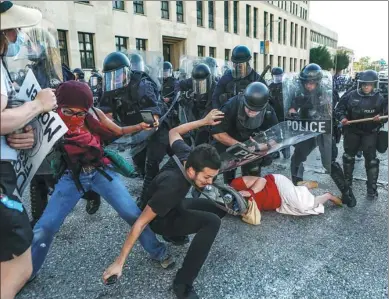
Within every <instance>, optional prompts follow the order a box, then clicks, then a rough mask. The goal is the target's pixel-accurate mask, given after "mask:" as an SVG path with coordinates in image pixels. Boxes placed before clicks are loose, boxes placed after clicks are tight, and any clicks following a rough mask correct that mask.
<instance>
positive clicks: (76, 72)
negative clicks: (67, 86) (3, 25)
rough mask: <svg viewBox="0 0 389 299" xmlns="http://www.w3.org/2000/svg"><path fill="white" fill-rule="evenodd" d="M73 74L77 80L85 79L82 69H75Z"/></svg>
mask: <svg viewBox="0 0 389 299" xmlns="http://www.w3.org/2000/svg"><path fill="white" fill-rule="evenodd" d="M73 74H74V75H75V76H76V80H77V79H84V78H85V74H84V71H83V70H82V69H80V68H75V69H74V70H73Z"/></svg>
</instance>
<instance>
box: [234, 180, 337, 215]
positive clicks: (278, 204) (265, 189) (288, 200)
mask: <svg viewBox="0 0 389 299" xmlns="http://www.w3.org/2000/svg"><path fill="white" fill-rule="evenodd" d="M230 186H231V187H232V188H234V189H235V190H237V191H239V193H240V194H241V195H242V196H243V197H245V198H250V199H251V198H254V200H255V203H256V204H257V206H258V209H259V210H260V211H269V210H276V211H277V212H278V213H281V214H288V215H296V216H305V215H319V214H322V213H324V206H323V204H324V203H325V202H326V201H328V200H330V201H331V202H333V203H334V204H336V205H338V206H341V205H342V201H341V200H340V199H339V198H337V197H335V196H333V195H332V194H331V193H325V194H323V195H320V196H316V197H315V196H314V195H313V194H312V193H311V192H310V191H309V189H313V188H317V183H316V182H309V181H307V182H305V181H304V182H303V185H300V186H295V185H294V184H293V183H292V181H291V180H289V179H288V178H287V177H285V176H283V175H281V174H268V175H266V176H265V177H263V178H262V177H255V176H243V177H240V178H236V179H234V180H233V181H232V182H231V184H230Z"/></svg>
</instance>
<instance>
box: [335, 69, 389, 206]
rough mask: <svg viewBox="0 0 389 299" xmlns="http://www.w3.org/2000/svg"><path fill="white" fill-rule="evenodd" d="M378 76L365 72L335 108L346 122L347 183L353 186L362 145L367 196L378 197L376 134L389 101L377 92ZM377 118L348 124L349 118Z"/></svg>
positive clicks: (345, 169)
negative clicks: (355, 86) (357, 156)
mask: <svg viewBox="0 0 389 299" xmlns="http://www.w3.org/2000/svg"><path fill="white" fill-rule="evenodd" d="M377 84H378V76H377V73H376V72H375V71H373V70H367V71H364V72H363V73H362V74H361V75H360V78H359V80H358V86H357V89H356V90H354V91H352V92H350V93H349V94H348V95H347V96H346V97H343V98H342V99H341V101H340V103H339V105H338V107H337V109H336V113H337V116H338V119H339V120H341V123H342V124H343V125H344V154H343V171H344V175H345V179H346V182H347V185H348V186H350V187H351V186H352V180H353V172H354V163H355V155H356V154H357V152H358V149H359V148H360V147H362V150H363V155H364V158H365V168H366V175H367V182H366V185H367V196H366V198H367V199H370V200H374V199H376V198H377V196H378V193H377V180H378V174H379V162H380V161H379V159H378V158H377V155H376V151H377V148H376V145H377V135H378V131H379V128H380V127H381V125H382V121H380V119H379V116H381V115H387V113H388V102H387V100H385V99H384V98H383V97H382V95H381V94H380V93H379V91H378V88H377V87H378V86H377ZM372 117H374V121H369V122H362V123H357V124H349V125H348V121H351V120H355V119H363V118H372Z"/></svg>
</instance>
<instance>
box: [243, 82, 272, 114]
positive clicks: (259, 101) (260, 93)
mask: <svg viewBox="0 0 389 299" xmlns="http://www.w3.org/2000/svg"><path fill="white" fill-rule="evenodd" d="M243 96H244V104H245V106H246V107H247V108H248V109H249V110H251V111H255V112H260V111H263V110H264V109H265V108H266V107H267V104H268V102H269V89H268V88H267V86H266V85H265V84H263V83H261V82H253V83H250V84H249V85H248V86H247V87H246V89H245V91H244V93H243Z"/></svg>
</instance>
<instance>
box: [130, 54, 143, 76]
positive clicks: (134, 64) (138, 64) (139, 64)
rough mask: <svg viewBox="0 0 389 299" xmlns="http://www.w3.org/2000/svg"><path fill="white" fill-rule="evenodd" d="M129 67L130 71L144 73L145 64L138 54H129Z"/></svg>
mask: <svg viewBox="0 0 389 299" xmlns="http://www.w3.org/2000/svg"><path fill="white" fill-rule="evenodd" d="M130 67H131V70H132V71H137V72H144V71H145V63H144V61H143V58H142V56H141V55H139V54H136V53H134V54H131V55H130Z"/></svg>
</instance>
